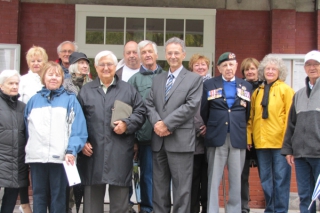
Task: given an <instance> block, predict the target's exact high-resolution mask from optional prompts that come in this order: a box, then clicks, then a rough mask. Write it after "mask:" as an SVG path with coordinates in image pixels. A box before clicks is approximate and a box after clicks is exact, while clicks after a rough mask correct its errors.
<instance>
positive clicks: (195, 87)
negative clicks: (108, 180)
mask: <svg viewBox="0 0 320 213" xmlns="http://www.w3.org/2000/svg"><path fill="white" fill-rule="evenodd" d="M167 78H168V73H167V72H163V73H161V74H160V75H157V76H156V77H154V78H153V83H152V86H151V90H150V93H149V96H148V97H147V98H146V101H145V104H146V107H147V110H148V118H149V121H150V123H151V124H152V126H154V125H155V123H156V122H158V121H160V120H162V121H163V122H164V123H165V124H166V126H167V128H168V130H169V131H170V132H171V133H172V134H170V135H168V136H166V137H160V136H158V135H157V134H155V133H153V134H152V141H151V147H152V151H156V152H157V151H159V150H160V149H161V147H162V146H163V145H164V147H165V148H166V151H168V152H194V151H195V140H196V133H195V127H194V115H195V114H196V112H197V111H198V109H199V107H200V100H201V94H202V78H201V76H200V75H198V74H195V73H192V72H190V71H188V70H186V69H185V68H183V69H182V70H181V72H180V74H179V75H178V77H177V79H176V80H175V82H174V84H173V86H172V88H171V90H170V92H169V95H168V99H167V100H165V87H166V82H167Z"/></svg>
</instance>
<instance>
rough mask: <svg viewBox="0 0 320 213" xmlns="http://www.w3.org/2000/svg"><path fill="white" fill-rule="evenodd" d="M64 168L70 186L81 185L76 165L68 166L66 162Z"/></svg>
mask: <svg viewBox="0 0 320 213" xmlns="http://www.w3.org/2000/svg"><path fill="white" fill-rule="evenodd" d="M63 166H64V169H65V170H66V174H67V178H68V181H69V186H73V185H76V184H79V183H81V179H80V176H79V172H78V169H77V166H76V164H75V163H74V164H73V165H71V164H69V165H67V163H66V161H63Z"/></svg>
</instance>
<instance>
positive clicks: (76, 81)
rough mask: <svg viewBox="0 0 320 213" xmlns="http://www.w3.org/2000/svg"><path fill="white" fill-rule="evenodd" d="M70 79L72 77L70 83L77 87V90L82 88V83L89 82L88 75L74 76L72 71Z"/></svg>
mask: <svg viewBox="0 0 320 213" xmlns="http://www.w3.org/2000/svg"><path fill="white" fill-rule="evenodd" d="M71 79H72V83H73V84H74V85H75V86H77V87H79V90H80V89H81V88H82V86H83V85H85V84H86V83H88V82H89V76H88V75H81V76H76V74H74V73H72V75H71Z"/></svg>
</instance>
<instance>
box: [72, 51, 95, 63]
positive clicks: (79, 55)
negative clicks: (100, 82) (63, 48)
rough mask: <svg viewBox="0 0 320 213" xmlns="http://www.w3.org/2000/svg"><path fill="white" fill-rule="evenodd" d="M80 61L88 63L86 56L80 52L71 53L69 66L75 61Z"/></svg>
mask: <svg viewBox="0 0 320 213" xmlns="http://www.w3.org/2000/svg"><path fill="white" fill-rule="evenodd" d="M80 59H84V60H86V61H87V62H88V63H90V61H89V59H88V58H87V56H86V54H84V53H80V52H73V53H72V54H71V55H70V56H69V64H74V63H76V62H77V61H79V60H80Z"/></svg>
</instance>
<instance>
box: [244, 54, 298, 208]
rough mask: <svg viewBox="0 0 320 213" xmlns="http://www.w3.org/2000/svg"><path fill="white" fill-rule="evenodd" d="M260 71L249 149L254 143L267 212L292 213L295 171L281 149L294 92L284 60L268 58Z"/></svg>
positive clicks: (251, 117) (250, 126) (263, 62)
mask: <svg viewBox="0 0 320 213" xmlns="http://www.w3.org/2000/svg"><path fill="white" fill-rule="evenodd" d="M258 72H259V79H261V80H263V81H264V84H263V85H261V86H260V87H259V88H258V89H256V90H255V92H254V93H253V94H252V98H251V111H250V119H249V121H248V126H247V139H248V149H250V148H251V147H252V141H254V146H255V148H256V152H257V157H258V165H259V175H260V181H261V185H262V188H263V192H264V196H265V200H266V208H265V212H288V204H289V192H290V179H291V168H290V166H289V165H288V164H287V161H286V158H285V157H284V156H282V155H281V153H280V150H281V148H282V143H283V139H284V134H285V132H286V127H287V120H288V116H289V110H290V106H291V103H292V97H293V95H294V91H293V90H292V89H291V88H290V87H289V86H288V85H287V84H286V83H284V81H285V79H286V76H287V68H286V66H285V64H284V62H283V61H282V59H280V58H277V57H274V56H271V55H267V56H265V57H264V59H263V60H262V62H261V63H260V65H259V68H258Z"/></svg>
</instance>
